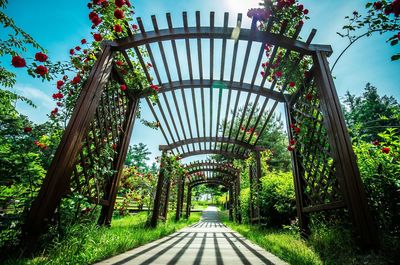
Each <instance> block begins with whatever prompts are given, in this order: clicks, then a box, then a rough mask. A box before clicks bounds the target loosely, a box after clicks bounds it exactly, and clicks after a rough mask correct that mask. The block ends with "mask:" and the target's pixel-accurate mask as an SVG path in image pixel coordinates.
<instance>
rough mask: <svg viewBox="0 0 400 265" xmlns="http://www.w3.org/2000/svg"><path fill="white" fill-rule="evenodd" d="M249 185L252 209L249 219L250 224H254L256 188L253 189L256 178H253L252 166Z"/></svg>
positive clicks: (250, 167)
mask: <svg viewBox="0 0 400 265" xmlns="http://www.w3.org/2000/svg"><path fill="white" fill-rule="evenodd" d="M249 178H250V179H249V183H250V207H249V211H250V213H249V217H250V218H249V219H250V223H252V222H253V218H254V201H253V199H254V194H253V192H254V187H253V183H254V176H253V166H252V165H251V164H250V165H249Z"/></svg>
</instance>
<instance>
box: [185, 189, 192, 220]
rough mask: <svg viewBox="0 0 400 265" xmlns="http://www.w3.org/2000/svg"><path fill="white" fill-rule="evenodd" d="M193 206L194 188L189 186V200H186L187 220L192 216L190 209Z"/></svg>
mask: <svg viewBox="0 0 400 265" xmlns="http://www.w3.org/2000/svg"><path fill="white" fill-rule="evenodd" d="M191 204H192V187H190V186H189V185H188V191H187V198H186V218H189V216H190V207H191Z"/></svg>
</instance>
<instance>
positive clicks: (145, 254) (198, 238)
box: [97, 206, 287, 265]
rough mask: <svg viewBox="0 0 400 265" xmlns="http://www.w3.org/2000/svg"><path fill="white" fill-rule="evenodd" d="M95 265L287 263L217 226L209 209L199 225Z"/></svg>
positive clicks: (216, 219) (215, 211) (238, 235)
mask: <svg viewBox="0 0 400 265" xmlns="http://www.w3.org/2000/svg"><path fill="white" fill-rule="evenodd" d="M97 264H99V265H100V264H101V265H105V264H112V265H122V264H132V265H145V264H160V265H172V264H183V265H192V264H193V265H197V264H204V265H214V264H216V265H224V264H225V265H236V264H247V265H248V264H287V263H285V262H283V261H282V260H280V259H279V258H277V257H276V256H274V255H272V254H271V253H269V252H267V251H265V250H263V249H262V248H261V247H259V246H257V245H255V244H253V243H251V242H250V241H248V240H247V239H245V238H244V237H243V236H241V235H240V234H238V233H236V232H233V231H232V230H231V229H229V228H227V227H226V226H225V225H223V224H222V223H221V222H219V220H218V213H217V208H216V207H212V206H210V207H208V208H207V209H206V210H205V211H203V216H202V220H201V221H200V222H198V223H196V224H194V225H191V226H189V227H187V228H184V229H182V230H179V231H178V232H175V233H174V234H171V235H169V236H167V237H164V238H161V239H159V240H156V241H154V242H152V243H149V244H147V245H144V246H141V247H138V248H135V249H132V250H130V251H127V252H125V253H123V254H120V255H117V256H115V257H112V258H110V259H107V260H104V261H102V262H100V263H97Z"/></svg>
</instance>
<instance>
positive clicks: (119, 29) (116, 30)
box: [114, 24, 122, 33]
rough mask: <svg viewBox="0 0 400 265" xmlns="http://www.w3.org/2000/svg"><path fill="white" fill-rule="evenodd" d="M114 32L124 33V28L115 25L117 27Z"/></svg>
mask: <svg viewBox="0 0 400 265" xmlns="http://www.w3.org/2000/svg"><path fill="white" fill-rule="evenodd" d="M114 31H115V32H118V33H119V32H122V27H121V25H118V24H117V25H115V26H114Z"/></svg>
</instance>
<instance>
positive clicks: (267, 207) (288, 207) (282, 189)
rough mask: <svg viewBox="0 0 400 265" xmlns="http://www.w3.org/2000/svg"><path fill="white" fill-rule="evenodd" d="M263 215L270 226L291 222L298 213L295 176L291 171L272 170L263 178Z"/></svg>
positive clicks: (261, 200)
mask: <svg viewBox="0 0 400 265" xmlns="http://www.w3.org/2000/svg"><path fill="white" fill-rule="evenodd" d="M260 197H261V199H260V208H261V216H265V217H266V218H267V220H266V223H267V224H268V226H278V227H281V226H282V224H289V223H290V220H291V219H293V217H294V216H295V215H296V201H295V194H294V184H293V176H292V173H291V172H290V173H289V172H281V171H272V172H268V173H267V174H266V175H265V176H263V177H262V178H261V192H260Z"/></svg>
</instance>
